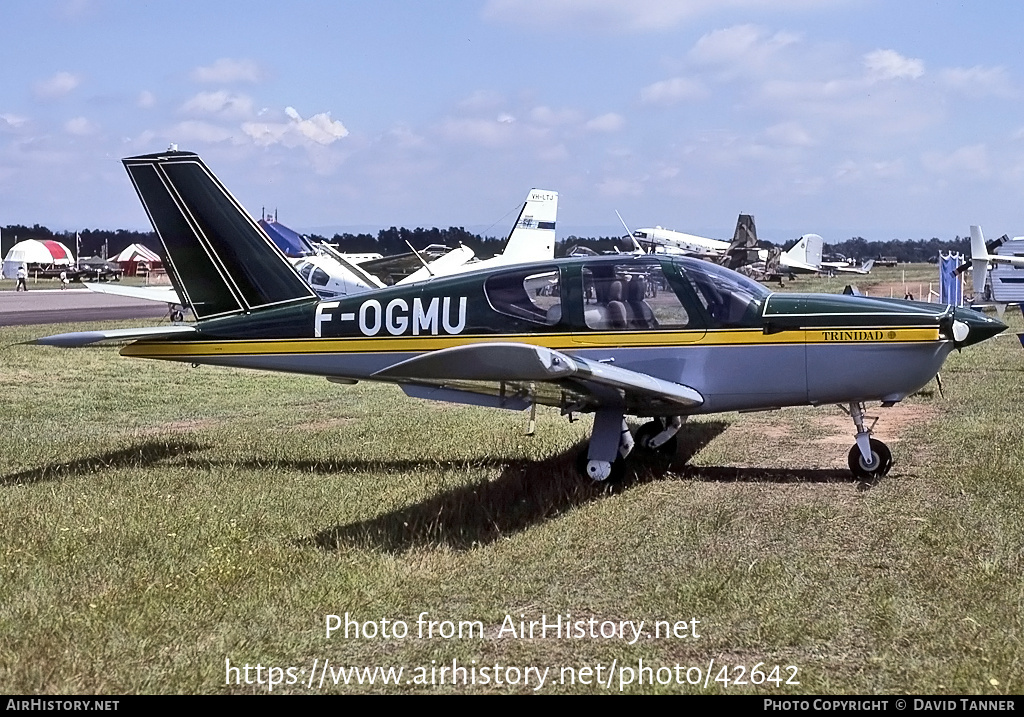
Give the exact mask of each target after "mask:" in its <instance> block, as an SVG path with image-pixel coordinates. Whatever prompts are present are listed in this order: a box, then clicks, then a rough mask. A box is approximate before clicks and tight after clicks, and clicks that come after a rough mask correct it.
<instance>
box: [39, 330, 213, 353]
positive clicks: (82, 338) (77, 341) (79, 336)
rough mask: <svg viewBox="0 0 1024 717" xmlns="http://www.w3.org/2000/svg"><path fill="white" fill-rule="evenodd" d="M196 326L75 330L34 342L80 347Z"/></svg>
mask: <svg viewBox="0 0 1024 717" xmlns="http://www.w3.org/2000/svg"><path fill="white" fill-rule="evenodd" d="M195 331H196V329H195V327H194V326H183V325H181V324H173V325H168V326H149V327H146V328H141V329H111V330H109V331H74V332H72V333H69V334H56V335H54V336H44V337H43V338H41V339H36V340H35V342H34V343H37V344H40V345H42V346H60V347H63V348H80V347H82V346H92V345H93V344H99V343H107V342H109V343H124V342H126V341H135V340H137V339H162V338H164V337H166V336H181V335H183V334H192V333H195Z"/></svg>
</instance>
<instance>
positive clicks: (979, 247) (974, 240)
mask: <svg viewBox="0 0 1024 717" xmlns="http://www.w3.org/2000/svg"><path fill="white" fill-rule="evenodd" d="M988 262H989V255H988V247H987V246H985V235H984V234H982V233H981V227H979V226H977V225H975V224H972V225H971V284H972V286H973V287H974V296H975V300H976V301H977V300H980V298H981V297H982V296H984V295H985V279H986V277H987V276H988Z"/></svg>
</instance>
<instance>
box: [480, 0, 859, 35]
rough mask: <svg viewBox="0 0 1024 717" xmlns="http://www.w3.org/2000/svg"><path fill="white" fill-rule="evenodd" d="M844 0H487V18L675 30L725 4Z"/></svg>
mask: <svg viewBox="0 0 1024 717" xmlns="http://www.w3.org/2000/svg"><path fill="white" fill-rule="evenodd" d="M843 2H845V0H630V2H622V0H488V2H487V3H486V5H484V9H483V16H484V19H486V20H490V21H493V22H503V23H509V24H516V25H525V26H528V27H530V28H532V29H537V28H540V29H543V30H549V31H551V32H563V31H564V30H565V28H580V29H583V30H598V31H601V32H622V31H626V32H652V31H654V32H657V31H667V30H672V29H674V28H676V27H678V26H679V25H682V24H684V23H685V22H687V21H689V20H691V19H693V18H695V17H699V16H701V15H706V14H711V13H715V12H719V11H721V10H723V9H730V8H736V9H740V10H754V11H757V10H762V11H786V10H799V9H803V8H815V7H822V6H824V5H836V4H842V3H843Z"/></svg>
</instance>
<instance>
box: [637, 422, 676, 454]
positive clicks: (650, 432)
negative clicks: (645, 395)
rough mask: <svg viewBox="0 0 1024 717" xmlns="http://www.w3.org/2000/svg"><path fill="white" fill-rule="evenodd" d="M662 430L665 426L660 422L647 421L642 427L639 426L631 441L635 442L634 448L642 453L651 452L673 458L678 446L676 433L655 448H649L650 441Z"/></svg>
mask: <svg viewBox="0 0 1024 717" xmlns="http://www.w3.org/2000/svg"><path fill="white" fill-rule="evenodd" d="M663 430H665V426H664V425H663V424H662V422H661V421H659V420H653V421H648V422H647V423H645V424H644V425H642V426H640V428H638V429H636V434H634V436H633V440H634V441H636V446H637V447H638V448H641V449H643V450H644V451H648V452H651V451H653V452H655V453H659V454H661V455H666V456H674V455H675V454H676V448H677V446H678V445H679V434H678V433H676V434H675V435H674V436H672V437H671V438H669V439H668V440H667V441H665V442H664V443H662V444H661V445H660V446H658V447H657V448H651V440H652V439H653V438H654V437H655V436H656V435H658V434H659V433H661V432H662V431H663Z"/></svg>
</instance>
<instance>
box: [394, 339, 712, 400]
mask: <svg viewBox="0 0 1024 717" xmlns="http://www.w3.org/2000/svg"><path fill="white" fill-rule="evenodd" d="M374 378H377V379H381V380H386V381H394V382H396V383H400V384H405V385H403V390H405V392H406V393H407V394H409V395H414V396H418V397H422V398H434V399H436V400H448V401H455V402H460V403H474V404H478V405H492V406H498V407H502V408H510V409H516V410H520V409H523V408H526V407H527V406H529V405H530V403H540V404H543V405H550V406H560V407H562V408H563V409H565V410H582V409H584V408H589V409H593V408H595V407H597V406H606V405H608V404H609V403H611V404H615V403H618V404H621V405H623V406H625V407H627V410H628V411H629V412H631V413H639V414H641V415H643V414H644V413H646V412H654V413H660V412H662V411H664V410H666V409H672V410H673V411H675V412H676V413H679V412H680V411H682V410H685V409H690V408H695V407H697V406H700V405H701V404H703V403H704V397H703V396H701V394H700V393H699V392H698V391H696V390H694V389H692V388H690V387H689V386H684V385H682V384H679V383H674V382H672V381H665V380H663V379H659V378H655V377H654V376H650V375H648V374H644V373H639V372H637V371H631V370H629V369H624V368H620V367H617V366H611V365H609V364H605V363H600V362H597V361H591V360H588V359H584V358H582V357H580V356H570V355H569V354H566V353H562V352H560V351H553V350H551V349H548V348H545V347H543V346H534V345H531V344H521V343H508V342H493V343H476V344H469V345H466V346H455V347H452V348H448V349H440V350H438V351H432V352H430V353H427V354H422V355H420V356H416V357H414V358H411V359H408V360H406V361H402V362H400V363H397V364H394V365H393V366H389V367H388V368H386V369H383V370H381V371H378V372H377V373H375V374H374ZM485 397H487V398H485Z"/></svg>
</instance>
